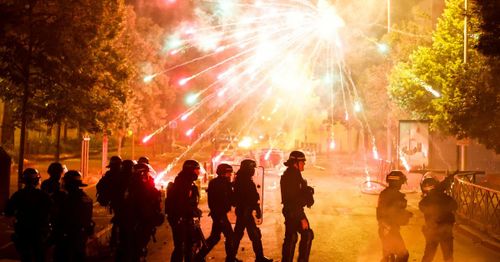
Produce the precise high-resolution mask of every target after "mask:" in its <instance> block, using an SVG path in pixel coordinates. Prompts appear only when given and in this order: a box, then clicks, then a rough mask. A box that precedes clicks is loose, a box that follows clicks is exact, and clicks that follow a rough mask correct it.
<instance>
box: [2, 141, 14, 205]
mask: <svg viewBox="0 0 500 262" xmlns="http://www.w3.org/2000/svg"><path fill="white" fill-rule="evenodd" d="M11 164H12V158H11V157H10V156H9V154H8V153H7V152H6V151H5V150H4V149H3V147H1V146H0V211H1V212H3V210H4V209H5V205H6V204H7V201H8V200H9V195H10V194H9V193H10V165H11Z"/></svg>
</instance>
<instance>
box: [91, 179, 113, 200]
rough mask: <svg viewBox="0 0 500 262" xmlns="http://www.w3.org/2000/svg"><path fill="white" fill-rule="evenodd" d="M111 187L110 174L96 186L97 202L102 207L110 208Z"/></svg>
mask: <svg viewBox="0 0 500 262" xmlns="http://www.w3.org/2000/svg"><path fill="white" fill-rule="evenodd" d="M111 186H112V183H111V177H110V176H109V175H108V174H106V175H104V176H103V177H102V178H101V179H99V182H97V185H96V186H95V188H96V196H97V202H98V203H99V204H100V205H101V206H108V205H109V204H110V202H111Z"/></svg>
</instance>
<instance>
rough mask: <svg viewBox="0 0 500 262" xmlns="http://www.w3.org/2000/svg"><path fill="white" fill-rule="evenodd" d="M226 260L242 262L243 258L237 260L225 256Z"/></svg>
mask: <svg viewBox="0 0 500 262" xmlns="http://www.w3.org/2000/svg"><path fill="white" fill-rule="evenodd" d="M225 261H226V262H243V260H239V259H237V258H229V257H226V260H225Z"/></svg>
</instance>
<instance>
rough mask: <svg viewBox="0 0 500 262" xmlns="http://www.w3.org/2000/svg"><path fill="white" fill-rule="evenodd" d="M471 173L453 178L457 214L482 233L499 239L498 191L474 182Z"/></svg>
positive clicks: (499, 195)
mask: <svg viewBox="0 0 500 262" xmlns="http://www.w3.org/2000/svg"><path fill="white" fill-rule="evenodd" d="M474 180H475V175H474V174H473V173H468V174H458V175H456V176H455V178H454V183H453V186H452V191H451V193H452V196H453V197H454V198H455V200H456V201H457V203H458V210H457V216H458V218H460V219H461V220H463V221H465V222H470V225H471V226H473V227H475V228H476V229H479V230H480V231H483V232H484V233H486V234H488V235H490V236H491V237H494V238H496V239H500V191H498V190H494V189H491V188H487V187H484V186H481V185H477V184H474V183H473V182H474Z"/></svg>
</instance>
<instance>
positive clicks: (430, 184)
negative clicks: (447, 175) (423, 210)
mask: <svg viewBox="0 0 500 262" xmlns="http://www.w3.org/2000/svg"><path fill="white" fill-rule="evenodd" d="M438 184H439V181H437V179H435V178H434V177H427V178H425V179H424V180H422V183H420V189H421V190H422V193H423V194H428V193H429V192H430V191H431V190H433V189H435V188H436V187H437V185H438Z"/></svg>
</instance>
